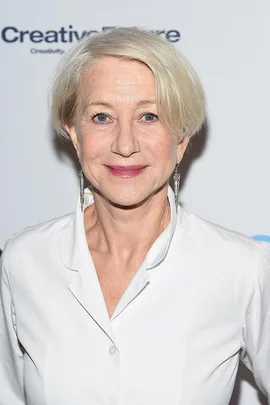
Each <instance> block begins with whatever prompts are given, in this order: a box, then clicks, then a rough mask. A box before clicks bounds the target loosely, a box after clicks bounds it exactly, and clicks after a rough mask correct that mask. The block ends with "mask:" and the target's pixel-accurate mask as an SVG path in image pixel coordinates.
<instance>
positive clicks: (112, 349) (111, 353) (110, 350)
mask: <svg viewBox="0 0 270 405" xmlns="http://www.w3.org/2000/svg"><path fill="white" fill-rule="evenodd" d="M116 352H117V348H116V347H115V346H114V345H113V346H110V347H109V353H110V355H111V356H113V355H114V354H115V353H116Z"/></svg>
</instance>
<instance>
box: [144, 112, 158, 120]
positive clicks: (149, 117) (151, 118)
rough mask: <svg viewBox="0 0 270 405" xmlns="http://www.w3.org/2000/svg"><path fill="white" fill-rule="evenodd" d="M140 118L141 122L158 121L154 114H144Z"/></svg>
mask: <svg viewBox="0 0 270 405" xmlns="http://www.w3.org/2000/svg"><path fill="white" fill-rule="evenodd" d="M141 118H142V120H143V121H147V122H152V121H156V120H157V119H158V116H157V115H156V114H154V113H145V114H143V115H142V117H141Z"/></svg>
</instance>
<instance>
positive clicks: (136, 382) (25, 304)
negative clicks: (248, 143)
mask: <svg viewBox="0 0 270 405" xmlns="http://www.w3.org/2000/svg"><path fill="white" fill-rule="evenodd" d="M52 116H53V121H54V125H55V128H56V131H57V132H58V133H59V134H62V135H63V136H65V137H68V138H70V139H71V141H72V143H73V145H74V147H75V149H76V151H77V155H78V159H79V161H80V164H81V167H82V172H81V193H80V200H79V202H78V206H77V209H76V212H75V213H74V214H72V215H67V216H65V217H63V218H60V219H56V220H53V221H51V222H49V223H46V224H43V225H38V226H35V227H32V228H29V229H27V230H25V231H23V232H21V233H20V234H19V235H17V236H15V237H13V238H12V239H11V240H10V241H9V242H8V243H7V246H6V248H5V251H4V254H3V264H2V269H3V270H2V295H1V296H2V302H3V306H2V311H1V312H2V313H1V356H2V358H1V374H0V375H1V376H3V377H1V378H2V389H1V397H0V403H1V405H21V404H27V405H30V404H31V405H32V404H33V405H41V404H45V403H46V405H75V404H76V405H89V404H91V405H101V404H102V405H106V404H117V405H150V404H151V405H152V404H153V405H159V404H160V405H161V404H162V405H164V404H168V405H180V404H181V405H195V404H196V405H197V404H199V405H225V404H228V403H229V400H230V397H231V394H232V390H233V386H234V380H235V376H236V373H237V367H238V362H239V358H240V356H241V358H242V359H243V360H244V361H245V363H246V364H247V365H248V367H250V369H251V370H252V371H253V373H254V376H255V379H256V381H257V384H258V386H259V388H260V389H261V390H262V392H264V393H265V394H269V392H270V345H269V331H270V329H269V327H270V326H269V325H270V322H269V320H270V319H269V318H270V309H269V308H270V270H269V263H270V254H269V248H267V246H266V245H264V244H259V243H258V242H254V241H251V240H250V239H248V238H246V237H244V236H241V235H238V234H235V233H233V232H231V231H228V230H225V229H222V228H220V227H217V226H215V225H211V224H209V223H207V222H205V221H203V220H201V219H198V218H197V217H196V216H194V215H192V214H191V213H189V212H187V211H186V210H184V209H182V208H180V207H178V189H179V171H178V164H179V163H180V161H181V159H182V157H183V154H184V152H185V150H186V147H187V145H188V142H189V139H190V138H191V136H193V135H194V134H195V133H196V132H197V131H198V130H199V129H200V127H201V125H202V124H203V121H204V96H203V91H202V88H201V85H200V82H199V80H198V78H197V76H196V74H195V73H194V71H193V69H192V68H191V67H190V65H189V63H188V62H187V61H186V60H185V59H184V58H183V56H182V55H181V54H179V53H178V52H177V51H176V50H175V48H174V47H173V46H171V45H169V44H168V43H166V42H165V41H163V40H162V39H160V38H158V37H157V36H155V35H154V34H151V33H148V32H145V31H142V30H137V29H133V28H132V29H131V28H120V29H116V30H114V31H110V32H108V33H106V34H102V35H97V36H95V37H93V38H87V39H85V40H84V41H82V42H81V43H79V44H78V45H77V46H76V47H75V48H74V49H73V50H72V51H71V52H70V53H69V54H68V55H67V56H66V58H65V59H64V60H63V62H62V64H61V65H60V67H59V69H58V73H57V76H56V79H55V82H54V87H53V93H52ZM173 172H174V174H173V178H174V192H173V191H172V190H171V189H170V188H169V186H168V184H169V178H170V176H171V174H172V173H173ZM84 177H86V179H87V180H89V182H90V183H91V191H90V189H84V186H83V180H84Z"/></svg>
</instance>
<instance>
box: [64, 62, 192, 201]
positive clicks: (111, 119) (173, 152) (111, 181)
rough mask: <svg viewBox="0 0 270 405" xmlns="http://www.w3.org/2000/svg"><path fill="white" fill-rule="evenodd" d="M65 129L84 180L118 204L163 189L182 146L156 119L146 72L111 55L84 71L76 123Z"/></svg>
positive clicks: (150, 79) (151, 80) (152, 87)
mask: <svg viewBox="0 0 270 405" xmlns="http://www.w3.org/2000/svg"><path fill="white" fill-rule="evenodd" d="M67 130H68V132H69V133H70V136H71V139H72V142H73V144H74V146H75V148H76V151H77V154H78V157H79V160H80V163H81V166H82V169H83V172H84V175H85V176H86V178H87V179H88V180H89V181H90V182H91V184H92V185H93V186H94V187H95V188H96V189H97V190H99V192H100V193H101V194H102V195H103V196H104V197H105V198H106V199H108V200H109V201H110V202H112V203H113V204H118V205H121V206H130V205H134V204H139V203H141V202H143V201H144V200H146V199H147V198H148V197H150V196H151V195H153V194H154V193H155V192H156V191H158V190H159V189H161V190H162V186H164V185H166V184H167V182H168V179H169V177H170V175H171V173H172V171H173V169H174V167H175V164H176V162H177V161H178V162H179V161H180V160H181V159H182V156H183V154H184V151H185V149H186V146H187V141H186V140H185V141H183V142H182V143H181V144H179V145H177V141H176V140H175V138H174V137H173V136H172V135H171V134H169V133H168V131H167V130H166V129H165V128H164V127H163V125H162V124H161V121H160V120H159V118H158V116H157V105H156V101H155V80H154V76H153V74H152V72H151V70H150V69H149V68H148V67H147V66H145V65H144V64H142V63H140V62H136V61H129V60H123V59H120V58H113V57H104V58H103V59H101V60H100V61H99V62H98V63H97V64H95V65H94V66H92V67H90V68H89V69H88V70H87V71H86V72H85V74H84V76H83V79H82V81H81V84H80V105H79V108H78V114H77V119H76V125H75V126H74V127H68V128H67Z"/></svg>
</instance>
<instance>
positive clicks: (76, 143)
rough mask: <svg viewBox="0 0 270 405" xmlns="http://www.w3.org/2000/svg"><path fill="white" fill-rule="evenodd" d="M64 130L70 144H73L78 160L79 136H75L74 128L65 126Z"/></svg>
mask: <svg viewBox="0 0 270 405" xmlns="http://www.w3.org/2000/svg"><path fill="white" fill-rule="evenodd" d="M65 130H66V131H67V132H68V134H69V136H70V139H71V142H72V143H73V146H74V148H75V150H76V152H77V156H78V158H79V159H80V142H79V136H78V134H77V131H76V129H75V127H74V126H68V125H65Z"/></svg>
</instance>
